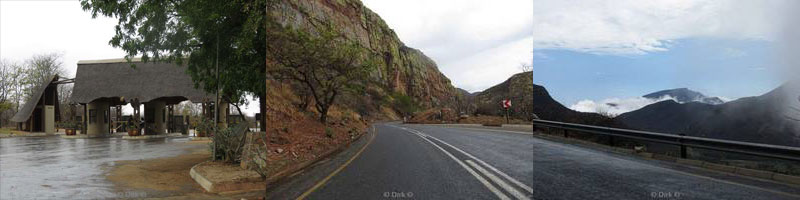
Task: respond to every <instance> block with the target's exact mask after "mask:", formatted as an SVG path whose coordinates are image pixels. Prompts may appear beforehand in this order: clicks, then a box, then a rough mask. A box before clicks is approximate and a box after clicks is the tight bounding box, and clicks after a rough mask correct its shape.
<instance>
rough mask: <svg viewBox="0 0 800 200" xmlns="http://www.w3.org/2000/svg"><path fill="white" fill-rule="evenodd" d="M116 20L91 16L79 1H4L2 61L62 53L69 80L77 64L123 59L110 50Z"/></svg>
mask: <svg viewBox="0 0 800 200" xmlns="http://www.w3.org/2000/svg"><path fill="white" fill-rule="evenodd" d="M116 24H117V20H116V19H113V18H105V17H102V16H99V17H98V18H97V19H92V18H91V14H90V13H88V12H84V11H83V10H82V9H81V6H80V2H78V1H1V2H0V57H2V58H4V59H8V60H12V61H15V62H23V61H24V60H25V59H28V58H30V57H31V56H32V55H35V54H42V53H51V52H56V53H61V54H62V56H63V64H64V67H65V68H66V70H67V72H68V76H74V75H75V70H76V69H77V63H78V60H94V59H108V58H121V57H123V56H125V52H124V51H122V50H121V49H117V48H114V47H111V46H110V45H109V44H108V41H109V40H110V39H111V37H112V36H114V25H116Z"/></svg>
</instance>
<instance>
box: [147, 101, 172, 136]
mask: <svg viewBox="0 0 800 200" xmlns="http://www.w3.org/2000/svg"><path fill="white" fill-rule="evenodd" d="M166 106H167V103H166V102H164V101H150V102H147V103H145V104H144V118H145V119H144V120H145V122H146V123H147V125H145V126H147V128H148V129H147V130H145V132H148V133H147V134H148V135H156V134H164V133H166V130H167V118H166V113H167V112H166ZM149 131H152V132H149Z"/></svg>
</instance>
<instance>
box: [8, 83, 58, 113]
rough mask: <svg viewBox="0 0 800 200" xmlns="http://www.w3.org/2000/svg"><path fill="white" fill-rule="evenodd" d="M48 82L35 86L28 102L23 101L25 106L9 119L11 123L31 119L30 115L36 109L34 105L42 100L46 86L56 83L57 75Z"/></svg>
mask: <svg viewBox="0 0 800 200" xmlns="http://www.w3.org/2000/svg"><path fill="white" fill-rule="evenodd" d="M48 80H50V81H44V82H42V83H39V85H38V86H36V90H35V91H34V92H33V93H32V94H31V95H32V96H29V97H28V100H27V101H25V105H23V106H22V108H20V109H19V111H17V114H14V117H12V118H11V121H12V122H25V121H28V118H29V117H31V114H33V110H34V108H36V104H38V103H39V100H40V99H41V98H42V94H44V91H45V89H47V86H48V85H50V83H52V82H53V81H58V75H53V76H52V77H51V78H50V79H48Z"/></svg>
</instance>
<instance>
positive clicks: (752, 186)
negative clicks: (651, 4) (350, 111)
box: [275, 124, 800, 200]
mask: <svg viewBox="0 0 800 200" xmlns="http://www.w3.org/2000/svg"><path fill="white" fill-rule="evenodd" d="M376 129H377V134H376V137H375V138H374V140H373V141H372V143H371V144H369V146H368V147H367V148H366V149H365V150H364V151H363V152H362V154H361V155H360V156H359V157H357V158H356V159H354V160H353V161H352V163H350V164H349V165H348V166H347V167H345V168H344V169H343V170H342V171H340V172H339V173H338V174H335V175H334V176H332V177H331V178H330V179H329V180H328V181H327V183H325V184H324V185H322V186H321V187H319V188H317V189H315V190H313V192H311V193H310V195H309V196H308V199H385V198H391V199H501V198H506V197H507V198H508V199H526V198H527V199H776V200H778V199H800V187H798V186H792V185H785V184H781V183H777V182H772V181H765V180H760V179H754V178H747V177H742V176H736V175H730V174H725V173H720V172H715V171H709V170H705V169H698V168H692V167H687V166H684V165H679V164H675V163H671V162H664V161H658V160H650V159H644V158H639V157H634V156H630V155H624V154H618V153H613V152H609V151H607V150H604V149H596V148H594V147H588V146H584V145H574V144H563V143H559V142H553V141H548V140H544V139H540V138H538V137H534V136H533V135H531V134H519V133H506V132H498V131H490V130H480V129H465V128H444V127H439V126H426V125H401V124H379V125H376ZM424 138H425V139H424ZM434 138H435V139H434ZM426 139H427V140H430V141H432V142H433V143H434V144H436V146H440V147H442V149H439V148H438V147H436V146H435V145H433V144H431V142H428V141H427V140H426ZM445 143H447V144H449V145H447V144H445ZM450 146H452V147H450ZM453 147H454V148H453ZM455 148H457V149H460V150H461V151H463V152H461V151H459V150H456V149H455ZM443 150H444V151H443ZM445 151H446V152H447V153H445ZM464 153H467V154H470V155H472V156H467V155H466V154H464ZM346 154H348V155H347V157H348V158H349V157H351V156H352V155H353V154H352V153H346ZM447 154H451V155H453V157H455V158H456V159H457V160H459V161H460V162H461V163H464V164H466V165H465V166H466V167H468V168H469V169H466V168H465V167H463V166H462V165H461V163H459V161H455V160H454V159H452V158H450V156H449V155H447ZM476 160H481V161H484V162H485V163H486V164H487V165H489V166H492V167H494V168H495V169H497V171H499V172H502V173H504V174H506V175H508V176H509V177H511V178H512V179H515V180H517V181H518V182H519V183H520V184H515V183H513V182H512V181H511V180H510V179H507V178H504V177H503V176H502V175H500V174H499V173H498V172H497V171H493V170H491V169H488V167H487V166H485V165H481V164H475V165H471V164H469V163H468V162H472V163H476ZM335 162H336V161H335V160H334V163H335ZM341 163H343V162H341V161H340V162H339V163H338V164H335V166H340V165H341ZM475 166H478V167H482V168H484V170H483V171H485V172H488V173H483V172H481V170H479V169H478V168H476V167H475ZM470 170H471V171H473V172H476V174H478V176H479V177H480V178H478V176H475V175H472V174H471V172H470ZM332 171H333V170H328V173H317V175H316V177H313V178H315V179H316V180H317V181H313V182H318V180H321V179H322V178H323V177H324V176H326V175H329V174H330V173H329V172H332ZM320 174H322V175H320ZM492 175H493V176H495V178H497V179H498V180H500V181H496V180H495V179H492V178H490V176H492ZM301 177H302V175H301ZM306 178H309V177H306ZM480 179H484V180H483V181H486V182H488V184H489V185H491V187H494V190H495V191H492V189H490V187H489V186H487V185H486V184H484V183H482V181H481V180H480ZM499 182H505V184H500V183H499ZM503 185H505V186H507V187H504V186H503ZM526 186H527V187H528V188H530V189H531V192H528V191H527V190H526V188H525V187H526ZM294 187H297V188H302V190H303V191H306V190H307V188H310V187H302V186H297V185H295V186H294ZM506 188H510V189H506ZM511 190H516V191H517V192H519V193H521V194H523V195H524V196H522V197H520V196H515V195H514V194H513V193H512V192H511ZM498 193H500V194H498ZM283 194H297V193H291V192H287V193H283ZM409 194H410V195H412V196H411V198H405V197H409ZM290 196H293V195H290ZM290 196H281V195H276V196H275V197H278V198H286V197H290Z"/></svg>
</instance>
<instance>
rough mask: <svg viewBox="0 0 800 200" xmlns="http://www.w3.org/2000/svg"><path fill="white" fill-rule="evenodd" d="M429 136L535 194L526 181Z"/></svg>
mask: <svg viewBox="0 0 800 200" xmlns="http://www.w3.org/2000/svg"><path fill="white" fill-rule="evenodd" d="M411 130H414V129H411ZM414 131H417V130H414ZM417 132H419V131H417ZM420 133H421V132H420ZM427 136H428V137H429V138H431V139H434V140H436V141H439V142H441V143H442V144H444V145H446V146H448V147H450V148H453V149H455V150H456V151H458V152H459V153H462V154H464V155H466V156H467V157H469V158H471V159H472V160H475V161H477V162H478V163H480V164H481V165H483V166H485V167H486V168H489V169H490V170H492V171H494V172H495V173H497V174H500V176H502V177H503V178H506V180H509V181H511V182H512V183H514V184H516V185H517V186H519V187H521V188H522V189H524V190H527V191H528V192H530V193H531V194H533V188H531V187H529V186H527V185H525V184H524V183H522V182H520V181H518V180H517V179H514V178H512V177H511V176H509V175H508V174H506V173H503V172H502V171H500V170H498V169H497V168H495V167H493V166H492V165H489V163H486V162H484V161H483V160H481V159H478V158H477V157H475V156H473V155H472V154H469V153H467V152H465V151H463V150H461V149H459V148H457V147H455V146H453V145H450V144H449V143H447V142H444V141H442V140H440V139H439V138H436V137H433V136H430V135H427Z"/></svg>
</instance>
